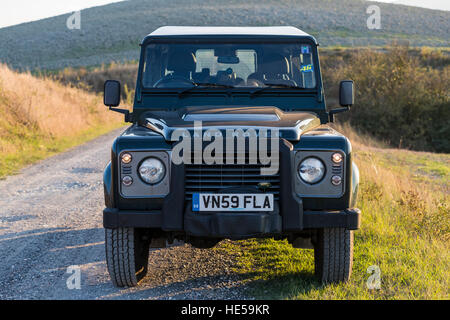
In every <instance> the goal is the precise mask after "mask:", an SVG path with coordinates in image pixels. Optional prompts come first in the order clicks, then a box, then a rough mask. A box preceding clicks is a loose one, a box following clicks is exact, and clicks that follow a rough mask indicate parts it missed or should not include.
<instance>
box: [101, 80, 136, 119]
mask: <svg viewBox="0 0 450 320" xmlns="http://www.w3.org/2000/svg"><path fill="white" fill-rule="evenodd" d="M103 103H104V104H105V106H107V107H109V110H111V111H114V112H118V113H122V114H123V115H125V122H133V120H132V113H130V111H128V110H126V109H118V108H113V107H117V106H118V105H119V104H120V82H119V81H116V80H107V81H106V82H105V86H104V88H103Z"/></svg>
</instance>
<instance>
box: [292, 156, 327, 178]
mask: <svg viewBox="0 0 450 320" xmlns="http://www.w3.org/2000/svg"><path fill="white" fill-rule="evenodd" d="M298 174H299V175H300V178H302V180H303V181H305V182H306V183H310V184H314V183H317V182H319V181H320V180H321V179H322V178H323V176H324V174H325V166H324V165H323V162H322V161H320V160H319V159H317V158H306V159H305V160H303V161H302V162H301V163H300V166H299V167H298Z"/></svg>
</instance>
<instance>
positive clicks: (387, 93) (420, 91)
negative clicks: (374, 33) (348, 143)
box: [323, 46, 450, 152]
mask: <svg viewBox="0 0 450 320" xmlns="http://www.w3.org/2000/svg"><path fill="white" fill-rule="evenodd" d="M323 66H324V69H323V70H324V71H323V73H324V79H325V82H326V86H325V88H327V97H329V98H331V99H330V101H332V102H333V101H334V103H336V101H337V95H338V92H337V87H338V86H337V84H338V83H339V81H340V80H343V79H352V80H354V81H355V88H356V95H355V105H354V107H353V108H352V110H351V112H349V113H347V114H346V115H343V116H340V120H341V121H350V124H351V125H352V126H353V127H356V128H358V129H360V130H362V131H365V132H367V133H369V134H370V135H372V136H374V137H376V138H378V139H381V140H384V141H385V142H387V143H389V144H391V145H392V146H394V147H402V148H409V149H414V150H424V151H438V152H450V141H449V137H450V97H449V90H448V89H449V87H450V63H449V59H448V58H447V57H446V56H445V55H442V54H439V53H437V54H436V53H435V54H431V53H430V52H429V51H421V52H417V51H413V50H409V49H408V48H407V47H402V46H392V47H390V48H388V50H387V51H386V52H382V51H374V50H354V51H348V52H346V53H345V54H339V55H336V54H335V55H330V54H329V55H328V56H327V57H326V58H325V59H324V63H323Z"/></svg>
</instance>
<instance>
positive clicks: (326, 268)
mask: <svg viewBox="0 0 450 320" xmlns="http://www.w3.org/2000/svg"><path fill="white" fill-rule="evenodd" d="M317 46H318V44H317V42H316V40H315V39H314V37H312V36H310V35H308V34H306V33H304V32H302V31H300V30H298V29H296V28H293V27H163V28H160V29H158V30H156V31H155V32H153V33H152V34H150V35H148V36H147V37H145V38H144V40H143V41H142V43H141V48H142V50H141V58H140V64H139V72H138V78H137V84H136V95H135V100H134V106H133V111H132V113H130V112H129V111H127V110H125V109H119V108H117V106H118V105H119V102H120V83H118V82H117V81H113V80H109V81H107V82H106V83H105V95H104V102H105V105H107V106H108V107H109V108H110V109H111V110H113V111H117V112H121V113H124V114H125V120H126V121H128V122H131V123H132V125H131V126H130V127H129V128H128V129H127V130H126V131H125V132H124V133H123V134H122V135H120V136H119V137H117V139H116V140H115V141H114V144H113V146H112V153H111V162H110V163H109V164H108V166H107V167H106V169H105V171H104V177H103V179H104V190H105V204H106V208H105V210H104V211H103V222H104V227H105V230H106V257H107V264H108V270H109V273H110V276H111V278H112V281H113V283H114V284H115V285H116V286H119V287H122V286H135V285H137V284H138V282H139V281H140V280H141V279H142V278H143V277H144V276H145V275H146V273H147V265H148V257H149V248H156V247H166V246H169V245H171V244H173V243H174V242H184V243H189V244H191V245H193V246H194V247H198V248H205V249H206V248H211V247H213V246H215V245H216V244H217V243H218V242H219V241H221V240H223V239H246V238H255V237H259V238H263V237H271V238H275V239H280V240H281V239H288V241H289V242H290V243H292V245H293V246H294V247H296V248H313V249H314V253H315V271H316V274H317V276H318V277H319V278H320V280H321V281H323V282H339V281H346V280H348V279H349V277H350V275H351V270H352V260H353V230H356V229H358V228H359V224H360V214H361V213H360V211H359V210H358V209H356V208H355V207H354V206H355V202H356V196H357V191H358V184H359V173H358V169H357V167H356V165H355V164H354V163H353V161H352V152H351V145H350V142H349V140H348V139H347V138H346V137H345V136H343V135H342V134H340V133H338V132H336V131H335V130H333V129H332V128H330V127H329V126H327V123H329V122H332V121H333V117H334V115H335V114H336V113H339V112H342V111H346V110H348V109H349V107H350V106H351V105H352V104H353V82H352V81H351V80H346V81H342V82H341V83H340V104H341V106H342V107H340V108H337V109H333V110H327V108H326V105H325V97H324V90H323V86H322V78H321V72H320V65H319V56H318V50H317Z"/></svg>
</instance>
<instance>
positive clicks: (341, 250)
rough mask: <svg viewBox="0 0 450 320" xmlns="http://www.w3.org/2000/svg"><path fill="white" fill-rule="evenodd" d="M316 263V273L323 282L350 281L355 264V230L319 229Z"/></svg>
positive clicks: (316, 242) (316, 243)
mask: <svg viewBox="0 0 450 320" xmlns="http://www.w3.org/2000/svg"><path fill="white" fill-rule="evenodd" d="M314 264H315V274H316V276H317V277H318V278H319V280H320V281H321V282H323V283H338V282H344V281H348V280H349V279H350V275H351V273H352V266H353V231H351V230H347V229H345V228H325V229H318V230H317V239H316V241H315V244H314Z"/></svg>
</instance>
